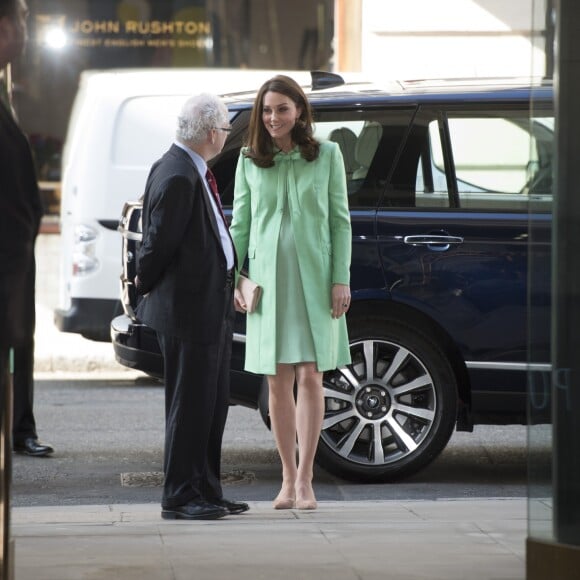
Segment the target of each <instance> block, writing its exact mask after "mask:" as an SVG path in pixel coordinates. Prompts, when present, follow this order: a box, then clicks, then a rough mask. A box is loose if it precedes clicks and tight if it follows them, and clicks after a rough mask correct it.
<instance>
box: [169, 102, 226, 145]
mask: <svg viewBox="0 0 580 580" xmlns="http://www.w3.org/2000/svg"><path fill="white" fill-rule="evenodd" d="M227 123H228V109H227V107H226V106H225V104H224V103H223V101H222V100H221V99H220V98H219V97H218V96H217V95H212V94H210V93H201V94H199V95H195V96H194V97H190V98H189V99H187V101H185V103H184V105H183V107H182V109H181V113H180V114H179V116H178V117H177V132H176V137H177V139H178V141H186V142H190V143H202V142H203V141H204V140H205V138H206V137H207V133H208V131H211V129H215V128H217V127H222V126H223V125H224V124H226V125H227Z"/></svg>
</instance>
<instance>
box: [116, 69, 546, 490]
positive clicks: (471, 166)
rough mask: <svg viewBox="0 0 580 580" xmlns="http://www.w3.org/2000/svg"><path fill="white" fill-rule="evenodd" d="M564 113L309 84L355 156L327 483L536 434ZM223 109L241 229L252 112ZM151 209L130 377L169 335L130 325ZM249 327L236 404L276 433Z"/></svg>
mask: <svg viewBox="0 0 580 580" xmlns="http://www.w3.org/2000/svg"><path fill="white" fill-rule="evenodd" d="M321 85H322V86H323V87H324V88H319V86H321ZM552 97H553V93H552V87H551V86H550V85H545V84H542V83H537V84H533V83H525V84H520V83H518V82H517V81H516V80H513V81H506V80H503V81H497V82H491V81H476V80H470V81H464V82H460V81H455V82H451V81H447V82H439V83H436V82H407V83H396V84H393V85H392V86H387V87H384V86H376V85H374V84H365V83H355V84H346V83H344V84H343V83H342V82H341V80H340V79H337V78H336V75H331V74H328V73H326V74H319V75H313V86H312V87H311V89H310V90H309V99H310V101H311V103H312V106H313V109H314V111H315V119H316V136H317V138H318V139H320V140H325V139H329V140H333V141H336V142H337V143H338V144H339V145H340V147H341V150H342V153H343V156H344V163H345V168H346V174H347V179H348V191H349V203H350V212H351V219H352V232H353V239H352V250H353V252H352V267H351V291H352V306H351V308H350V310H349V312H348V317H347V322H348V328H349V335H350V348H351V353H352V364H350V365H348V366H346V367H343V368H339V369H336V370H335V371H332V372H327V373H325V375H324V394H325V417H324V424H323V429H322V434H321V438H320V442H319V446H318V453H317V462H318V464H319V465H321V466H322V467H324V468H325V469H327V470H328V471H330V472H332V473H334V474H335V475H338V476H341V477H343V478H348V479H353V480H357V481H391V480H394V479H397V478H401V477H405V476H408V475H410V474H412V473H414V472H416V471H417V470H419V469H421V468H422V467H424V466H425V465H427V464H428V463H429V462H430V461H432V460H433V459H434V458H435V457H436V456H437V455H438V454H439V453H440V452H441V451H442V450H443V448H444V447H445V445H446V444H447V442H448V440H449V438H450V436H451V434H452V432H453V430H454V429H458V430H464V431H470V430H472V428H473V425H474V424H477V423H493V424H507V423H524V422H525V421H526V385H527V373H528V372H529V371H530V369H535V370H540V371H541V370H547V369H549V366H548V365H547V364H542V363H543V362H546V363H547V361H549V344H550V333H549V330H550V324H549V320H550V253H551V246H550V238H551V210H552V167H553V163H554V158H553V151H554V143H553V140H554V113H553V101H552ZM227 103H228V108H229V111H230V116H231V123H232V127H233V130H232V132H231V134H230V136H229V138H228V141H227V143H226V146H225V148H224V150H223V152H222V154H221V155H220V156H219V157H218V158H216V159H215V160H214V162H213V165H212V169H213V171H214V173H215V175H216V177H217V181H218V184H219V187H220V191H221V192H222V196H223V203H224V206H225V207H226V212H227V208H229V210H230V212H231V205H232V198H233V186H234V185H233V181H234V172H235V167H236V161H237V158H238V154H239V149H240V146H241V145H242V142H243V138H244V136H245V134H246V130H247V126H248V121H249V118H250V112H251V107H252V104H253V95H246V94H244V95H237V96H231V97H229V98H228V100H227ZM140 207H141V206H140V202H139V201H136V202H135V203H131V204H127V205H126V207H125V210H124V212H123V216H122V219H121V222H120V226H119V229H120V231H121V232H122V234H123V276H122V279H123V284H122V287H123V303H124V306H125V314H124V315H122V316H120V317H117V318H115V319H114V320H113V321H112V324H111V333H112V339H113V344H114V349H115V353H116V357H117V360H118V361H119V362H120V363H122V364H124V365H127V366H129V367H132V368H138V369H141V370H143V371H145V372H147V373H149V374H152V375H154V376H162V372H163V361H162V359H161V356H160V354H159V349H158V346H157V341H156V338H155V334H154V333H153V332H152V331H151V330H150V329H148V328H147V327H145V326H143V325H142V324H141V323H140V322H139V321H138V320H137V318H136V317H135V314H134V307H135V304H136V300H137V296H136V294H135V291H134V288H133V286H132V279H133V276H134V267H135V265H134V257H135V252H136V248H137V245H138V244H139V240H140V225H139V224H140V220H139V216H140ZM532 257H533V261H532ZM530 265H532V267H530ZM244 325H245V321H244V318H243V317H242V316H241V315H239V317H238V319H237V321H236V334H235V337H234V356H233V361H232V369H231V370H232V401H231V402H232V404H242V405H246V406H249V407H253V408H256V409H259V410H260V412H261V414H262V417H263V418H264V420H265V421H266V423H267V424H268V395H267V385H266V382H265V380H264V378H263V377H261V376H257V375H252V374H250V373H245V372H244V371H243V358H244ZM529 352H533V355H534V360H535V361H537V362H539V364H535V365H532V364H530V361H529V357H528V353H529Z"/></svg>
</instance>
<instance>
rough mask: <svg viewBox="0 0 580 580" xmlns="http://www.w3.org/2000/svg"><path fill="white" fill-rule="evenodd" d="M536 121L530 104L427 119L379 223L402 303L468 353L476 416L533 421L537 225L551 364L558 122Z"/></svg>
mask: <svg viewBox="0 0 580 580" xmlns="http://www.w3.org/2000/svg"><path fill="white" fill-rule="evenodd" d="M535 115H536V116H535V117H534V118H532V119H530V111H529V109H528V104H527V101H526V100H523V99H522V102H521V103H519V104H497V103H492V104H486V103H484V102H482V103H479V104H477V103H464V104H461V105H453V104H449V105H438V106H436V107H435V106H423V107H421V109H420V110H419V111H418V113H417V115H416V117H415V120H414V124H413V129H412V131H411V132H410V134H409V139H408V141H407V143H406V146H405V149H404V151H403V153H402V155H401V159H400V162H399V164H398V166H397V167H396V168H395V170H394V172H393V174H392V175H391V177H390V183H389V187H388V189H387V191H386V193H385V196H384V198H383V200H382V203H381V207H380V209H379V212H378V216H377V236H378V244H379V248H380V254H381V259H382V263H383V266H384V269H385V280H386V286H387V288H389V289H390V293H391V296H392V299H393V301H395V302H396V303H400V304H402V305H405V306H407V307H409V308H410V309H411V310H413V311H416V312H418V313H420V315H421V316H420V317H419V318H418V320H419V321H421V322H420V323H419V324H421V323H422V324H423V328H422V331H423V332H427V333H430V334H432V335H433V334H434V333H435V329H437V332H441V336H444V337H446V339H448V340H449V344H450V345H451V346H452V348H454V349H457V351H458V352H459V353H460V357H459V358H460V359H461V360H462V361H463V362H464V363H465V365H466V368H467V371H468V376H469V380H466V381H464V382H463V384H460V385H459V388H460V389H463V390H464V393H463V395H464V398H465V399H466V400H468V399H469V396H470V394H471V399H472V400H471V402H472V406H473V410H474V412H475V413H476V414H477V413H478V412H482V413H492V412H493V413H498V414H502V413H514V412H521V413H524V402H525V388H526V375H525V370H526V361H527V339H528V331H527V330H528V318H527V316H528V274H529V273H528V252H529V249H530V246H529V244H530V238H529V235H528V232H529V229H530V220H532V221H533V224H534V227H533V230H534V232H535V237H534V240H533V244H534V253H535V256H536V257H535V260H536V263H537V265H538V268H536V269H535V279H534V281H533V283H532V284H531V287H532V288H533V289H534V293H535V294H534V297H533V300H532V302H533V304H534V308H535V312H534V317H533V320H534V321H535V322H534V323H535V324H537V325H539V327H543V328H544V332H538V331H536V332H535V333H534V336H535V337H536V338H538V339H539V343H538V344H536V345H534V349H535V351H536V352H545V353H546V354H547V352H548V345H549V323H548V320H549V278H550V276H549V274H550V268H549V254H550V243H549V240H550V223H551V220H550V211H551V189H552V187H551V166H552V139H553V130H552V129H553V116H552V113H551V111H549V110H545V111H537V112H536V113H535ZM430 324H433V326H432V327H430V326H429V325H430ZM437 340H440V337H439V336H438V338H437ZM540 343H541V344H540ZM546 360H547V358H546ZM453 364H456V363H453ZM468 383H469V385H470V386H471V393H468V392H467V390H468V389H467V387H468Z"/></svg>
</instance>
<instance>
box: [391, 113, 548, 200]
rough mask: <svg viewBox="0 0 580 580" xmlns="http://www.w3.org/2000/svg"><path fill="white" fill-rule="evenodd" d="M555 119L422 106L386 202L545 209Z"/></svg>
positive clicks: (394, 174) (393, 177)
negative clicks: (448, 110) (428, 108)
mask: <svg viewBox="0 0 580 580" xmlns="http://www.w3.org/2000/svg"><path fill="white" fill-rule="evenodd" d="M553 139H554V119H553V115H552V114H548V113H546V114H545V115H541V114H540V115H537V116H535V117H532V118H531V119H530V116H529V112H528V110H525V109H523V110H516V111H509V110H507V111H469V112H456V111H450V112H449V113H448V114H447V115H444V114H443V113H442V112H439V113H438V112H436V111H432V112H430V111H422V112H421V113H420V114H418V115H417V117H416V119H415V122H414V125H413V128H412V130H411V131H410V134H409V138H408V139H407V142H406V144H405V148H404V150H403V153H402V155H401V158H400V160H399V163H398V165H397V167H396V169H395V171H394V172H393V176H392V179H391V183H390V187H389V188H388V190H387V193H386V195H385V200H384V203H383V204H384V205H388V206H389V205H390V206H402V207H417V208H441V207H449V208H454V207H459V208H467V209H477V210H492V211H527V210H529V209H530V208H532V209H533V208H536V207H544V208H547V206H548V204H549V203H550V201H551V196H552V169H553Z"/></svg>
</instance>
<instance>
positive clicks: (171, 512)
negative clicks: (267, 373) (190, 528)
mask: <svg viewBox="0 0 580 580" xmlns="http://www.w3.org/2000/svg"><path fill="white" fill-rule="evenodd" d="M228 514H229V512H228V510H226V509H225V508H223V507H220V506H217V505H213V504H210V503H207V502H205V501H199V502H198V501H190V502H189V503H186V504H185V505H180V506H177V507H171V508H163V509H162V510H161V517H162V518H163V519H164V520H217V519H218V518H223V517H224V516H227V515H228Z"/></svg>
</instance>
